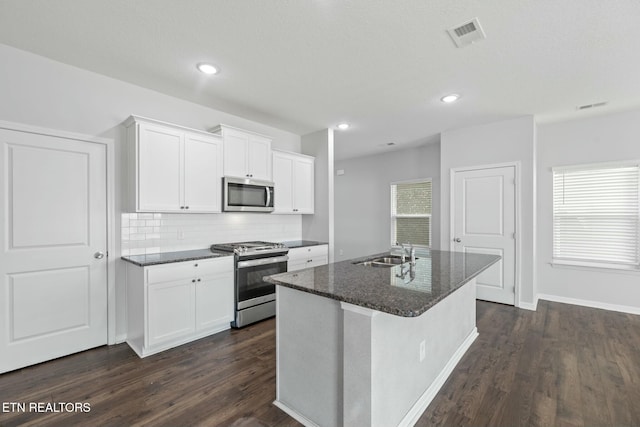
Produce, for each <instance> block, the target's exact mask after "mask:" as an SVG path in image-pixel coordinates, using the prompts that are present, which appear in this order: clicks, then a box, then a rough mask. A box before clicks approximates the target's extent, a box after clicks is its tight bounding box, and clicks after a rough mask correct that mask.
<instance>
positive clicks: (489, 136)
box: [440, 116, 537, 309]
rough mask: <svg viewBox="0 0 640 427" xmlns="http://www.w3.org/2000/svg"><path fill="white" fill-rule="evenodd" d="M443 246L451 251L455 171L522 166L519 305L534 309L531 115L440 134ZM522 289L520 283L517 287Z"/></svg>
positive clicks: (533, 135) (533, 140)
mask: <svg viewBox="0 0 640 427" xmlns="http://www.w3.org/2000/svg"><path fill="white" fill-rule="evenodd" d="M440 144H441V161H442V163H441V168H442V170H441V183H442V188H441V191H442V194H443V197H442V201H441V204H440V206H441V214H442V220H441V223H440V224H441V231H442V234H441V244H442V249H443V250H450V249H451V239H452V236H451V235H450V234H451V229H450V214H451V213H450V206H451V205H450V196H451V188H450V179H451V169H452V168H459V167H465V166H479V165H495V164H501V163H506V162H519V164H520V168H519V169H520V170H519V177H516V180H518V179H519V180H520V194H519V199H520V200H519V206H517V207H516V209H519V213H517V214H516V215H517V216H518V218H517V220H516V221H517V224H519V228H518V230H517V233H518V232H519V233H520V235H519V237H520V238H519V239H518V238H516V245H518V250H519V252H520V261H519V264H518V265H516V272H517V273H516V278H517V279H516V280H517V281H518V283H519V286H520V289H519V292H518V291H516V297H517V298H518V300H517V301H516V305H517V306H518V307H523V308H529V309H533V308H534V307H535V296H536V293H537V291H536V278H535V269H534V265H535V257H536V252H535V238H536V233H535V224H536V220H535V211H536V208H535V194H534V192H535V182H536V180H535V172H536V169H535V150H536V126H535V123H534V120H533V116H525V117H520V118H517V119H511V120H505V121H501V122H495V123H490V124H486V125H481V126H473V127H469V128H464V129H456V130H451V131H447V132H443V133H442V135H441V141H440ZM516 286H518V284H516Z"/></svg>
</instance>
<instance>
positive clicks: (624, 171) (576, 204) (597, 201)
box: [553, 164, 640, 269]
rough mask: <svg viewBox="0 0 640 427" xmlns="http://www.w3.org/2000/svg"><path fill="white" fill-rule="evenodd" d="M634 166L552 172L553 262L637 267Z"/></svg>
mask: <svg viewBox="0 0 640 427" xmlns="http://www.w3.org/2000/svg"><path fill="white" fill-rule="evenodd" d="M639 181H640V169H639V167H638V164H623V165H599V166H598V165H594V166H585V167H571V168H554V170H553V258H554V260H565V261H578V262H584V263H596V264H606V266H611V267H616V266H618V267H619V268H635V269H637V268H638V267H639V265H640V260H639V258H640V249H639V241H640V230H639V229H640V224H639V220H640V205H639V202H638V199H639V198H640V196H639V194H640V186H639Z"/></svg>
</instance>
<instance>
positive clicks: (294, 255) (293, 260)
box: [287, 245, 329, 271]
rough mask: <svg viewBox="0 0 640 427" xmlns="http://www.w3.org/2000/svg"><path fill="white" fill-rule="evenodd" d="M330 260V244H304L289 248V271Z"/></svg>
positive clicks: (323, 263)
mask: <svg viewBox="0 0 640 427" xmlns="http://www.w3.org/2000/svg"><path fill="white" fill-rule="evenodd" d="M328 262H329V245H316V246H304V247H302V248H293V249H289V262H288V264H287V271H296V270H302V269H303V268H311V267H317V266H319V265H325V264H327V263H328Z"/></svg>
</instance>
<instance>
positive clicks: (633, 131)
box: [537, 110, 640, 313]
mask: <svg viewBox="0 0 640 427" xmlns="http://www.w3.org/2000/svg"><path fill="white" fill-rule="evenodd" d="M627 159H634V160H635V159H640V110H636V111H630V112H625V113H618V114H613V115H608V116H600V117H595V118H587V119H584V120H574V121H569V122H563V123H554V124H540V125H538V159H537V160H538V197H537V199H538V200H537V201H538V263H537V270H538V292H539V293H540V294H541V298H544V299H556V300H564V301H566V302H575V303H579V304H585V305H593V306H599V307H603V308H609V309H620V310H623V311H630V312H636V313H640V273H631V272H628V273H623V272H616V271H612V270H605V269H580V268H569V267H552V266H551V265H549V262H550V261H551V257H552V239H553V216H552V207H553V198H552V197H553V189H552V172H551V168H552V167H554V166H563V165H573V164H585V163H598V162H607V161H616V160H627Z"/></svg>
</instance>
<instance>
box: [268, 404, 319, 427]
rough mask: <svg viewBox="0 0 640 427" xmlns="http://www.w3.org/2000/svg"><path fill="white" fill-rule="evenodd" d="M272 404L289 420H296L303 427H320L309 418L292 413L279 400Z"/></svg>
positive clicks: (291, 410)
mask: <svg viewBox="0 0 640 427" xmlns="http://www.w3.org/2000/svg"><path fill="white" fill-rule="evenodd" d="M273 404H274V406H276V407H278V408H280V409H282V411H284V412H285V413H286V414H287V415H289V416H290V417H291V418H293V419H294V420H296V421H297V422H299V423H300V424H302V425H303V426H305V427H320V426H319V425H318V424H316V423H314V422H313V421H311V420H310V419H309V418H307V417H305V416H304V415H301V414H299V413H298V412H297V411H294V410H293V409H291V408H289V407H288V406H287V405H285V404H284V403H282V402H280V401H279V400H274V401H273Z"/></svg>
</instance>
